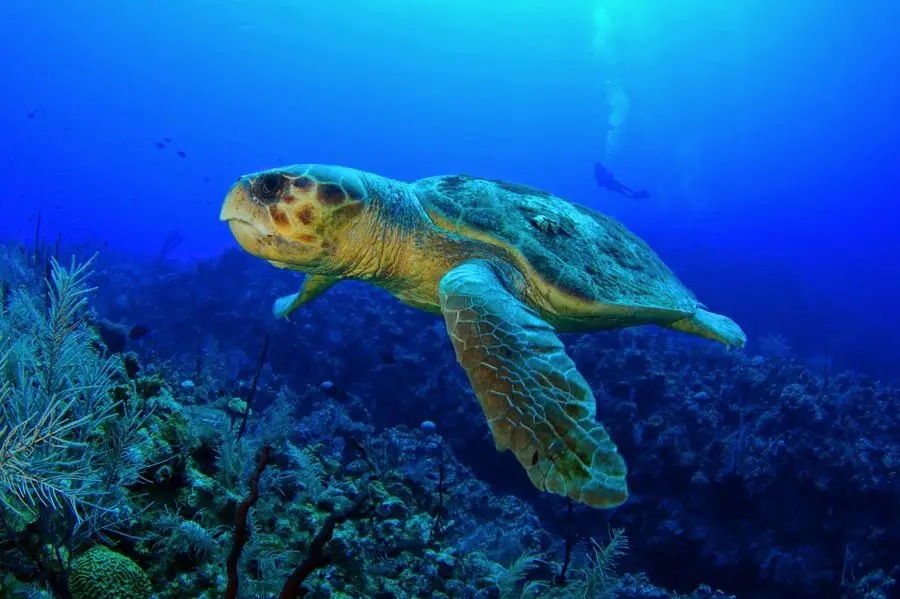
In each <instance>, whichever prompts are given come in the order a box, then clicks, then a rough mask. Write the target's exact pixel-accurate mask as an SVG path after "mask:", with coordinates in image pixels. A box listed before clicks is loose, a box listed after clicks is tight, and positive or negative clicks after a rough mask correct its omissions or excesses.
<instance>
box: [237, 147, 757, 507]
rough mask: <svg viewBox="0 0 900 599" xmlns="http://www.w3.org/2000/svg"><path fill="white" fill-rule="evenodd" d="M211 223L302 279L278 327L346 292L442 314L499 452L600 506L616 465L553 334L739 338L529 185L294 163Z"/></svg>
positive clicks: (637, 246) (608, 496)
mask: <svg viewBox="0 0 900 599" xmlns="http://www.w3.org/2000/svg"><path fill="white" fill-rule="evenodd" d="M220 218H221V220H223V221H226V222H227V223H228V224H229V226H230V228H231V232H232V234H233V235H234V237H235V238H236V239H237V241H238V243H239V244H240V245H241V247H242V248H244V250H246V251H247V252H249V253H250V254H252V255H254V256H257V257H259V258H263V259H265V260H268V261H269V262H270V263H272V264H273V265H275V266H277V267H280V268H287V269H291V270H295V271H301V272H304V273H307V276H306V278H305V279H304V282H303V285H302V288H301V290H300V291H299V292H298V293H296V294H293V295H290V296H288V297H284V298H280V299H278V300H276V301H275V307H274V312H275V314H276V316H287V315H288V314H290V313H291V312H293V311H294V310H296V309H297V308H299V307H300V306H302V305H304V304H306V303H308V302H309V301H311V300H313V299H314V298H316V297H318V296H319V295H321V294H322V293H323V292H325V291H327V290H328V289H329V288H330V287H331V286H332V285H334V284H335V283H336V282H338V281H341V280H344V279H355V280H361V281H367V282H370V283H373V284H375V285H377V286H379V287H382V288H384V289H385V290H387V291H388V292H390V293H391V294H392V295H394V296H395V297H396V298H398V299H399V300H400V301H401V302H403V303H405V304H407V305H409V306H413V307H415V308H420V309H422V310H426V311H428V312H432V313H435V314H442V315H443V317H444V321H445V324H446V327H447V333H448V334H449V336H450V340H451V341H452V343H453V347H454V349H455V351H456V357H457V359H458V361H459V363H460V364H461V365H462V367H463V368H464V369H465V371H466V373H467V375H468V377H469V381H470V382H471V384H472V387H473V389H474V391H475V395H476V396H477V397H478V400H479V402H480V403H481V407H482V409H483V410H484V414H485V416H486V417H487V419H488V422H489V424H490V429H491V432H492V433H493V437H494V441H495V443H496V446H497V449H498V450H500V451H504V450H511V451H512V452H513V453H514V454H515V456H516V458H517V459H518V460H519V462H520V463H521V464H522V466H523V467H524V468H525V470H526V471H527V473H528V476H529V478H530V479H531V481H532V483H534V485H535V486H536V487H537V488H538V489H541V490H547V491H551V492H553V493H557V494H559V495H563V496H567V497H569V498H571V499H573V500H575V501H578V502H581V503H585V504H588V505H591V506H595V507H603V508H605V507H614V506H616V505H619V504H621V503H622V502H623V501H625V500H626V498H627V497H628V491H627V485H626V480H625V475H626V468H625V462H624V460H623V459H622V457H621V455H620V454H619V453H618V450H617V449H616V445H615V444H614V443H613V441H612V440H611V439H610V437H609V435H608V434H607V432H606V430H605V429H604V427H603V425H601V424H600V423H598V422H596V421H595V419H594V414H595V405H594V404H595V402H594V396H593V393H592V392H591V389H590V387H588V385H587V382H586V381H585V379H584V378H583V377H582V376H581V374H579V372H578V371H577V370H576V368H575V364H574V363H573V362H572V360H571V359H570V358H569V357H568V356H567V355H566V353H565V350H564V348H563V344H562V343H561V342H560V340H559V338H558V337H557V332H558V331H560V332H573V331H590V330H597V329H611V328H621V327H628V326H633V325H642V324H656V325H660V326H664V327H668V328H671V329H675V330H678V331H684V332H687V333H693V334H695V335H699V336H701V337H706V338H708V339H713V340H716V341H720V342H722V343H724V344H725V345H726V346H737V347H740V346H743V344H744V341H745V339H746V338H745V336H744V333H743V332H742V331H741V329H740V327H738V325H737V324H735V323H734V322H733V321H732V320H730V319H729V318H727V317H725V316H721V315H718V314H714V313H712V312H709V311H707V310H706V309H704V307H703V306H702V305H701V304H700V303H698V301H697V299H696V298H695V297H694V295H693V294H692V293H691V292H690V291H689V290H688V289H687V288H686V287H685V286H684V285H683V284H682V283H681V282H680V281H679V280H678V279H677V278H676V277H675V275H674V274H673V273H672V272H671V271H670V270H669V269H668V268H667V267H666V266H665V265H664V264H663V263H662V261H661V260H660V259H659V258H658V257H657V255H656V254H655V253H654V252H653V251H652V250H651V249H650V248H649V247H648V246H647V244H646V243H644V242H643V241H642V240H641V239H639V238H638V237H636V236H635V235H634V234H633V233H631V232H630V231H628V230H627V229H626V228H625V227H624V226H622V225H621V224H619V223H618V222H617V221H615V220H613V219H612V218H610V217H608V216H604V215H602V214H599V213H597V212H594V211H593V210H590V209H588V208H585V207H582V206H579V205H577V204H573V203H570V202H568V201H566V200H564V199H562V198H559V197H557V196H555V195H553V194H550V193H547V192H544V191H540V190H538V189H534V188H531V187H527V186H525V185H520V184H516V183H509V182H505V181H495V180H488V179H480V178H476V177H471V176H468V175H450V176H440V177H429V178H426V179H421V180H418V181H415V182H412V183H405V182H401V181H396V180H392V179H388V178H386V177H382V176H379V175H376V174H371V173H366V172H362V171H359V170H356V169H352V168H345V167H339V166H326V165H318V164H304V165H294V166H287V167H283V168H278V169H272V170H267V171H263V172H258V173H253V174H249V175H245V176H242V177H240V178H239V179H238V180H237V183H235V184H234V186H233V187H232V188H231V190H230V191H229V192H228V195H227V197H226V199H225V203H224V205H223V206H222V211H221V215H220Z"/></svg>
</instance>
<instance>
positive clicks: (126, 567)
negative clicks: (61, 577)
mask: <svg viewBox="0 0 900 599" xmlns="http://www.w3.org/2000/svg"><path fill="white" fill-rule="evenodd" d="M69 591H70V592H71V593H72V599H147V598H148V597H149V596H150V593H151V592H152V589H151V586H150V579H149V578H148V577H147V574H146V573H144V571H143V570H142V569H141V567H140V566H138V565H137V564H136V563H134V562H133V561H132V560H131V558H129V557H126V556H124V555H122V554H121V553H116V552H115V551H112V550H111V549H109V548H108V547H104V546H103V545H95V546H93V547H91V548H90V549H88V550H87V551H86V552H84V553H83V554H81V555H80V556H78V557H77V558H75V560H74V561H73V562H72V573H71V574H70V575H69Z"/></svg>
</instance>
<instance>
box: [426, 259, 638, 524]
mask: <svg viewBox="0 0 900 599" xmlns="http://www.w3.org/2000/svg"><path fill="white" fill-rule="evenodd" d="M440 303H441V310H442V312H443V315H444V320H445V322H446V325H447V332H448V333H449V334H450V339H451V340H452V342H453V347H454V349H455V350H456V357H457V360H458V361H459V363H460V364H461V365H462V367H463V368H464V369H465V370H466V373H467V374H468V377H469V381H470V382H471V384H472V387H473V389H474V390H475V395H476V396H477V397H478V401H479V402H480V403H481V407H482V409H483V410H484V414H485V416H486V417H487V419H488V424H489V425H490V428H491V432H492V433H493V436H494V441H495V443H496V445H497V449H498V450H500V451H505V450H507V449H508V450H511V451H512V452H513V454H514V455H515V456H516V458H517V459H518V460H519V463H520V464H522V466H523V467H524V468H525V470H526V472H527V473H528V477H529V478H530V479H531V482H532V483H534V485H535V486H536V487H537V488H538V489H541V490H547V491H550V492H552V493H556V494H558V495H562V496H565V497H569V498H571V499H573V500H575V501H578V502H581V503H585V504H587V505H591V506H594V507H600V508H610V507H615V506H617V505H620V504H621V503H623V502H624V501H625V500H626V499H627V498H628V489H627V485H626V481H625V475H626V468H625V461H624V460H623V459H622V456H621V455H620V454H619V452H618V450H617V448H616V446H615V444H614V443H613V442H612V440H611V439H610V438H609V435H608V434H607V432H606V429H605V428H604V427H603V425H602V424H600V423H598V422H596V421H595V420H594V414H595V411H596V406H595V401H594V395H593V393H592V392H591V389H590V387H588V385H587V382H586V381H585V380H584V377H582V376H581V374H580V373H579V372H578V371H577V370H576V368H575V364H574V362H572V360H571V359H570V358H569V356H567V355H566V353H565V349H564V347H563V344H562V342H561V341H560V340H559V338H558V337H557V336H556V332H555V331H554V329H553V327H551V326H550V325H549V324H547V323H546V322H545V321H544V320H542V319H541V318H540V317H539V316H538V315H537V314H536V313H535V311H534V310H532V309H531V308H530V307H528V306H527V305H526V304H524V303H522V302H521V301H520V300H519V299H518V298H516V297H515V296H514V295H513V294H512V293H510V292H509V291H508V290H507V289H506V286H505V285H504V284H503V281H502V280H501V278H500V276H498V274H497V273H496V272H495V270H494V269H493V268H491V266H490V265H489V264H487V263H485V262H483V261H479V260H476V261H471V262H466V263H464V264H462V265H460V266H458V267H456V268H454V269H453V270H451V271H449V272H448V273H447V274H446V275H444V277H443V279H441V284H440Z"/></svg>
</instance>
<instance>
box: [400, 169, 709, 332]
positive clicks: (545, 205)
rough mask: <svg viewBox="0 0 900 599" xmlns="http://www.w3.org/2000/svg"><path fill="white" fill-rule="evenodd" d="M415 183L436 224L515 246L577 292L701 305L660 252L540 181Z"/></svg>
mask: <svg viewBox="0 0 900 599" xmlns="http://www.w3.org/2000/svg"><path fill="white" fill-rule="evenodd" d="M413 187H414V189H415V190H416V193H417V194H418V196H419V199H420V201H421V202H422V204H423V206H424V207H425V209H426V210H427V211H428V212H429V213H430V214H432V216H433V217H435V220H436V221H438V223H439V224H442V225H443V226H448V227H449V228H451V229H453V230H454V231H456V232H458V233H460V234H463V235H466V234H470V235H471V234H473V233H478V234H479V236H484V235H487V236H489V237H491V238H494V239H495V240H496V241H498V242H500V243H501V244H503V245H506V246H511V247H512V248H514V249H517V250H518V252H517V253H518V254H520V255H521V256H522V257H524V259H525V260H527V262H528V263H530V265H531V266H532V267H533V269H534V271H535V272H536V273H537V274H538V276H540V277H541V278H542V279H543V280H544V281H545V282H546V283H548V284H549V285H551V286H552V287H554V288H555V289H557V290H558V291H561V292H563V293H565V294H567V295H570V296H572V297H574V298H578V299H580V300H583V301H587V302H595V303H600V304H605V305H611V306H617V307H622V308H630V309H634V310H635V311H636V312H637V313H640V312H641V311H642V310H646V311H648V312H658V311H664V312H671V313H673V314H672V316H673V317H680V316H684V315H689V314H693V313H694V312H696V311H697V309H698V307H699V305H698V302H697V299H696V298H695V297H694V294H693V293H692V292H691V291H690V290H689V289H687V287H685V286H684V285H683V284H682V283H681V281H679V280H678V278H677V277H676V276H675V274H674V273H673V272H672V271H671V270H670V269H669V268H668V267H667V266H666V265H665V264H663V262H662V260H660V258H659V256H657V255H656V253H655V252H654V251H653V250H651V249H650V247H649V246H648V245H647V244H646V243H645V242H644V241H643V240H642V239H640V238H639V237H637V236H636V235H635V234H634V233H632V232H631V231H629V230H628V229H626V228H625V227H624V226H623V225H622V224H621V223H619V222H618V221H616V220H615V219H613V218H611V217H609V216H606V215H604V214H600V213H598V212H595V211H593V210H590V209H589V208H585V207H583V206H579V205H577V204H573V203H571V202H569V201H567V200H564V199H562V198H560V197H558V196H555V195H553V194H551V193H547V192H545V191H541V190H539V189H534V188H532V187H528V186H525V185H520V184H517V183H509V182H506V181H496V180H489V179H479V178H476V177H470V176H468V175H450V176H440V177H429V178H426V179H420V180H419V181H416V182H415V183H414V184H413Z"/></svg>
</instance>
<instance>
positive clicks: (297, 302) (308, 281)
mask: <svg viewBox="0 0 900 599" xmlns="http://www.w3.org/2000/svg"><path fill="white" fill-rule="evenodd" d="M338 280H339V279H335V278H334V277H326V276H325V275H306V278H305V279H303V286H302V287H300V291H298V292H297V293H292V294H290V295H285V296H284V297H279V298H278V299H277V300H275V305H273V306H272V314H274V315H275V318H287V317H288V316H289V315H290V313H291V312H293V311H294V310H296V309H297V308H299V307H300V306H302V305H303V304H306V303H309V302H311V301H312V300H314V299H316V298H317V297H319V296H320V295H322V294H323V293H325V292H326V291H328V290H329V289H331V287H332V286H333V285H334V284H335V283H337V282H338Z"/></svg>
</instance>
